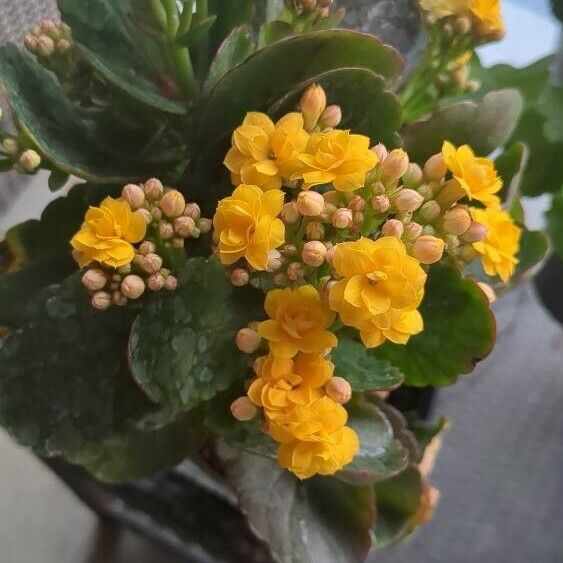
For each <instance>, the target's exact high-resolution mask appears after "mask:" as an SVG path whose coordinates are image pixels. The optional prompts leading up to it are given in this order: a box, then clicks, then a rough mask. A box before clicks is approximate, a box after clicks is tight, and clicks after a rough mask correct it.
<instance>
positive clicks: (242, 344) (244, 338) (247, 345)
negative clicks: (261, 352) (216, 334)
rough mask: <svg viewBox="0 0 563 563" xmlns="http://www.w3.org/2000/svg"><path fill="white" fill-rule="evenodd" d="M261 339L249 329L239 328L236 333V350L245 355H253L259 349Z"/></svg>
mask: <svg viewBox="0 0 563 563" xmlns="http://www.w3.org/2000/svg"><path fill="white" fill-rule="evenodd" d="M261 342H262V338H261V337H260V335H259V334H258V333H257V332H256V331H255V330H252V329H251V328H241V329H240V330H239V331H238V332H237V336H236V344H237V348H238V349H239V350H240V351H241V352H244V353H245V354H253V353H254V352H256V350H258V348H260V343H261Z"/></svg>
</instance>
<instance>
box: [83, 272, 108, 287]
mask: <svg viewBox="0 0 563 563" xmlns="http://www.w3.org/2000/svg"><path fill="white" fill-rule="evenodd" d="M82 283H83V284H84V287H86V289H89V290H90V291H98V290H100V289H103V288H104V287H105V286H106V284H107V283H108V277H107V276H106V274H105V272H104V271H103V270H100V269H99V268H92V269H90V270H86V272H84V275H83V276H82Z"/></svg>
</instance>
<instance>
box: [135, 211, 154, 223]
mask: <svg viewBox="0 0 563 563" xmlns="http://www.w3.org/2000/svg"><path fill="white" fill-rule="evenodd" d="M135 213H136V214H137V215H139V216H140V217H142V218H143V219H144V221H145V222H146V223H147V225H148V224H149V223H150V222H151V221H152V214H151V212H150V211H149V210H148V209H144V208H142V207H141V209H137V211H135Z"/></svg>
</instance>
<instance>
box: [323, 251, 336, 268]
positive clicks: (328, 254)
mask: <svg viewBox="0 0 563 563" xmlns="http://www.w3.org/2000/svg"><path fill="white" fill-rule="evenodd" d="M335 250H336V246H330V247H328V248H327V251H326V256H325V260H326V261H327V262H328V263H329V264H330V265H331V266H332V260H333V259H334V251H335Z"/></svg>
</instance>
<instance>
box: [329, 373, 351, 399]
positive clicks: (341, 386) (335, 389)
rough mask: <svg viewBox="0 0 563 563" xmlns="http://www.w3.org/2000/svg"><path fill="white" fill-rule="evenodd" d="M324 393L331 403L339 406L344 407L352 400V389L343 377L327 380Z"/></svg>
mask: <svg viewBox="0 0 563 563" xmlns="http://www.w3.org/2000/svg"><path fill="white" fill-rule="evenodd" d="M325 391H326V394H327V395H328V396H329V397H330V398H331V399H332V400H333V401H335V402H336V403H339V404H341V405H345V404H346V403H347V402H348V401H349V400H350V399H351V398H352V387H351V386H350V384H349V383H348V382H347V381H346V380H345V379H344V378H343V377H333V378H331V379H329V380H328V383H327V384H326V386H325Z"/></svg>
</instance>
